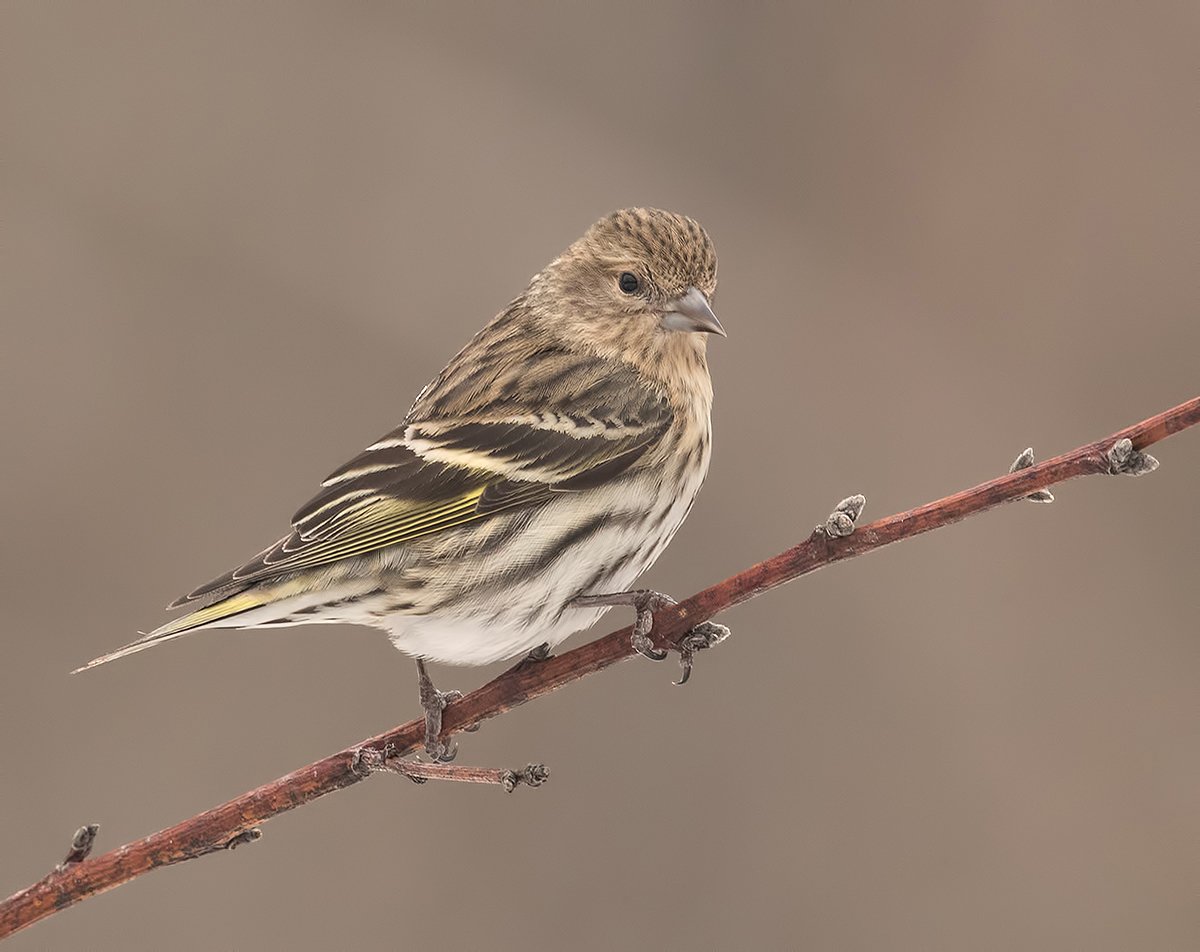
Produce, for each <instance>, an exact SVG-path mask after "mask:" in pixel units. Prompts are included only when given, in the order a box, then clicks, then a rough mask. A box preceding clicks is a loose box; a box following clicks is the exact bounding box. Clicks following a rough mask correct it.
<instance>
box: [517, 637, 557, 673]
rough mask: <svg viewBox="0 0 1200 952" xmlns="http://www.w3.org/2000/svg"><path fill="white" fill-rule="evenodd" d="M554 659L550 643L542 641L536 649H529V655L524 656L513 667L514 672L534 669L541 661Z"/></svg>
mask: <svg viewBox="0 0 1200 952" xmlns="http://www.w3.org/2000/svg"><path fill="white" fill-rule="evenodd" d="M553 657H554V652H553V651H551V649H550V642H548V641H543V642H542V643H541V644H540V645H538V646H537V647H536V648H531V649H530V651H529V654H527V655H525V657H524V658H522V659H521V660H520V661H518V662H517V663H516V664H515V665H514V666H513V670H514V671H525V670H527V669H529V668H532V667H536V666H537V665H539V664H541V663H542V662H543V661H548V660H549V659H551V658H553Z"/></svg>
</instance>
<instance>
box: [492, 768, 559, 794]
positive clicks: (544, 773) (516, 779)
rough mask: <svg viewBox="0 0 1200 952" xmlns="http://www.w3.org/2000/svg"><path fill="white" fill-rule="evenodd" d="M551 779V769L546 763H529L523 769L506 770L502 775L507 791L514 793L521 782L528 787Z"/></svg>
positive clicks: (501, 778)
mask: <svg viewBox="0 0 1200 952" xmlns="http://www.w3.org/2000/svg"><path fill="white" fill-rule="evenodd" d="M549 779H550V771H549V770H548V769H547V768H546V765H545V764H529V765H528V766H527V767H526V768H525V769H524V770H522V771H519V772H518V771H514V770H505V771H503V773H501V775H500V782H501V783H502V784H503V785H504V792H505V793H512V792H513V791H514V790H516V789H517V787H518V786H519V785H520V784H525V785H526V786H528V787H540V786H541V785H542V784H544V783H545V782H546V781H547V780H549Z"/></svg>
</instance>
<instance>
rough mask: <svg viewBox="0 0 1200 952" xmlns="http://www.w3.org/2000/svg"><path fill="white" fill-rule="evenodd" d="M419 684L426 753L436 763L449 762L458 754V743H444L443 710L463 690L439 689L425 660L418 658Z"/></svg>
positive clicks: (456, 698)
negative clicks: (442, 737) (442, 738)
mask: <svg viewBox="0 0 1200 952" xmlns="http://www.w3.org/2000/svg"><path fill="white" fill-rule="evenodd" d="M417 684H418V686H419V687H420V690H421V709H422V710H424V711H425V753H427V754H428V755H429V757H430V759H431V760H432V761H433V762H434V763H438V764H448V763H450V761H452V760H453V759H454V758H455V757H456V756H458V745H457V744H445V743H442V740H441V734H442V711H444V710H445V709H446V705H448V704H450V703H452V702H453V701H458V700H461V699H462V696H463V694H462V691H439V690H438V689H437V688H435V687H434V686H433V681H432V680H430V677H429V672H428V671H426V670H425V662H424V661H422V660H420V659H419V658H418V659H417Z"/></svg>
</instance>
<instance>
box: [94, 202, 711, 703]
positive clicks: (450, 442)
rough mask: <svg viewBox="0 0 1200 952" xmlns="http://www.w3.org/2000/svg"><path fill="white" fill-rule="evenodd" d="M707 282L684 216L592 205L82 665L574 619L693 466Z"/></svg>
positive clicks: (623, 567) (656, 530)
mask: <svg viewBox="0 0 1200 952" xmlns="http://www.w3.org/2000/svg"><path fill="white" fill-rule="evenodd" d="M715 287H716V256H715V253H714V251H713V247H712V244H711V242H710V241H709V239H708V236H707V234H705V232H704V230H703V229H702V228H701V227H700V226H699V225H698V224H697V223H696V222H694V221H693V220H692V219H690V218H686V217H684V216H682V215H677V214H674V213H671V212H665V211H660V210H656V209H645V208H633V209H626V210H623V211H618V212H615V213H613V214H612V215H609V216H607V217H606V218H603V219H601V220H600V221H598V222H597V223H596V224H594V225H593V226H592V227H591V228H589V229H588V231H587V232H586V233H585V234H584V235H583V237H582V238H580V239H579V240H578V241H576V242H575V243H574V244H572V245H571V246H570V247H569V248H568V249H567V250H566V251H565V252H564V253H563V254H562V255H560V256H559V257H558V258H556V259H555V260H554V261H552V262H551V263H550V264H549V265H548V266H547V267H546V268H545V269H544V270H543V271H541V272H539V273H538V274H537V275H535V276H534V277H533V279H532V280H531V281H530V282H529V285H528V287H527V288H526V289H525V291H524V292H523V293H522V294H521V295H520V296H519V297H518V298H516V300H514V301H513V302H512V303H511V304H509V305H508V307H506V308H505V309H504V310H503V311H501V312H500V314H498V315H497V316H496V317H495V318H494V319H493V320H492V321H491V322H490V323H488V324H487V326H486V327H484V328H483V330H481V331H480V332H479V333H478V334H477V335H475V337H474V338H473V339H472V340H471V341H470V343H468V344H467V346H466V347H464V348H463V349H462V350H461V351H459V353H458V354H457V355H455V357H454V358H453V359H452V360H451V361H450V363H449V364H448V365H447V366H446V368H445V369H444V370H443V371H442V372H441V373H439V374H438V375H437V376H436V377H435V378H434V379H433V380H432V381H431V382H430V383H429V384H428V385H427V386H426V387H425V388H424V389H423V390H422V391H421V393H420V395H419V396H418V397H417V399H416V402H415V403H414V404H413V406H412V408H411V410H410V411H409V412H408V415H407V416H406V417H405V419H404V422H403V423H401V424H400V426H398V427H396V428H395V429H394V430H392V431H391V432H389V433H387V434H385V435H384V436H383V437H381V438H380V439H379V440H377V441H376V442H375V443H373V444H372V445H371V446H369V447H368V448H367V449H366V450H364V451H363V452H362V453H360V454H359V455H358V456H356V457H355V458H354V459H352V460H350V462H348V463H346V464H345V465H344V466H342V467H340V468H339V469H338V470H335V471H334V472H333V473H332V474H330V476H329V477H327V478H326V480H325V481H324V483H323V484H322V489H321V491H320V492H319V493H318V494H317V495H316V496H315V497H314V498H313V499H312V500H310V501H309V502H308V503H307V504H306V505H304V506H303V507H302V508H301V509H300V510H299V511H297V512H296V513H295V515H294V516H293V518H292V529H291V531H290V532H289V533H288V535H286V536H284V537H283V538H282V539H280V540H279V541H278V542H276V543H275V544H274V545H272V546H270V547H269V548H267V549H265V550H263V551H262V552H261V553H259V554H258V555H257V556H255V557H254V558H253V559H251V560H249V561H248V562H246V563H244V564H242V565H240V566H238V567H237V568H235V569H233V570H232V571H230V572H227V573H226V574H224V575H222V576H220V577H218V578H216V579H214V580H213V581H211V582H209V583H207V584H205V585H202V586H200V587H199V588H197V589H195V590H193V591H192V592H190V593H188V594H187V595H185V596H183V597H182V598H180V599H179V600H177V601H176V602H175V603H174V604H173V605H172V606H171V607H188V608H190V609H191V610H190V611H189V612H188V613H187V614H184V615H183V616H181V617H179V618H176V619H175V620H173V621H171V622H169V623H167V624H166V625H164V626H162V627H161V628H159V629H157V630H156V631H154V632H151V633H150V634H149V635H146V636H144V637H142V638H141V639H139V640H138V641H135V642H133V643H131V644H129V645H126V646H125V647H123V648H121V649H118V650H117V651H115V652H113V653H112V654H109V655H105V656H103V657H100V658H97V659H96V660H94V661H92V662H90V663H89V664H88V665H87V666H86V667H93V666H95V665H98V664H102V663H104V662H106V661H111V660H114V659H115V658H119V657H122V656H124V655H127V654H132V653H134V652H137V651H140V650H143V649H144V648H147V647H150V646H152V645H154V644H158V643H161V642H163V641H167V640H170V639H173V638H176V637H179V636H180V635H182V634H185V633H187V632H190V631H196V630H200V629H204V628H217V627H233V628H256V627H273V626H279V625H293V624H308V623H319V622H326V623H328V622H350V623H360V624H367V625H373V626H376V627H381V628H383V629H385V630H386V631H387V632H388V634H389V635H390V637H391V638H392V640H393V642H394V643H395V644H396V646H397V647H398V648H401V649H402V650H404V651H406V652H408V653H410V654H413V655H415V656H416V657H417V658H418V659H421V658H431V659H435V660H441V661H447V662H451V663H460V664H472V663H479V664H482V663H487V662H489V661H494V660H499V659H501V658H505V657H513V656H516V655H518V654H521V653H522V652H526V651H529V650H530V649H531V648H533V647H535V646H537V645H541V644H542V643H549V644H550V645H554V644H557V643H558V642H559V641H561V640H563V639H564V638H566V637H567V636H568V635H570V634H572V633H573V632H575V631H579V630H581V629H583V628H586V627H588V626H589V625H591V624H592V623H593V622H595V621H596V620H597V618H599V616H600V615H601V614H603V612H604V610H605V609H604V608H602V607H586V608H585V607H579V606H578V605H576V604H573V603H574V600H575V599H576V598H577V597H579V596H581V595H587V594H594V593H600V592H610V591H614V590H618V589H625V588H627V587H629V585H631V584H632V582H633V581H634V580H635V579H636V578H637V576H638V575H640V574H641V573H642V572H643V571H645V569H646V568H648V567H649V566H650V565H651V564H652V563H653V562H654V560H655V559H656V558H657V557H658V555H659V554H660V553H661V551H662V549H663V548H664V547H665V546H666V544H667V543H668V542H669V541H670V539H671V537H672V536H673V535H674V533H675V530H676V529H677V528H678V527H679V524H680V523H681V522H682V521H683V518H684V517H685V516H686V514H687V512H688V510H689V509H690V507H691V504H692V501H693V499H694V498H695V495H696V492H697V491H698V490H699V488H700V484H701V483H702V482H703V480H704V476H705V474H706V472H707V469H708V460H709V455H710V451H711V446H710V430H709V411H710V407H711V403H712V386H711V382H710V379H709V375H708V368H707V363H706V360H705V345H706V341H707V338H708V336H709V334H711V333H720V334H723V333H724V331H723V329H722V328H721V325H720V324H719V323H718V322H717V320H716V318H715V316H713V314H712V311H711V310H710V309H709V304H708V302H709V299H710V298H711V296H712V293H713V291H714V290H715ZM422 677H423V678H424V673H423V668H422ZM429 690H430V691H432V686H431V685H430V686H429Z"/></svg>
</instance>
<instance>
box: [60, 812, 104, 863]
mask: <svg viewBox="0 0 1200 952" xmlns="http://www.w3.org/2000/svg"><path fill="white" fill-rule="evenodd" d="M99 832H100V824H99V823H89V824H88V825H87V826H81V827H80V828H79V829H78V830H76V831H75V835H74V836H73V837H72V838H71V848H70V849H69V850H68V851H67V855H66V857H65V858H64V859H63V861H62V862H61V863H59V864H58V868H59V869H60V870H63V869H66V868H67V867H68V866H73V865H74V864H75V863H82V862H83V861H84V860H85V859H87V858H88V854H89V853H91V851H92V847H93V846H94V845H95V843H96V836H97V834H98V833H99Z"/></svg>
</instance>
